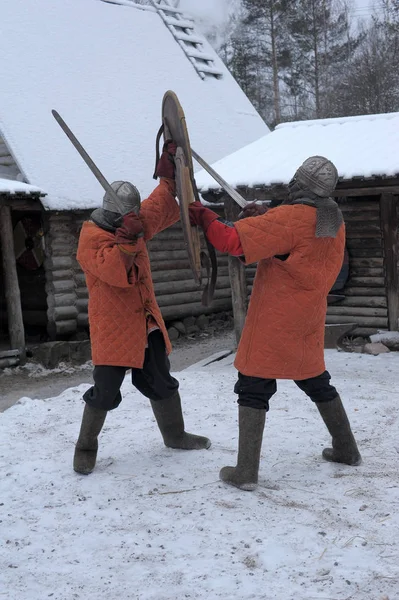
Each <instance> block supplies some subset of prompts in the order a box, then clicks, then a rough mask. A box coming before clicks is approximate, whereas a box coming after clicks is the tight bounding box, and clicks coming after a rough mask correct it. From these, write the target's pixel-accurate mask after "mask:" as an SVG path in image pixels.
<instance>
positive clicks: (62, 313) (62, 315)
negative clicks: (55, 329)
mask: <svg viewBox="0 0 399 600" xmlns="http://www.w3.org/2000/svg"><path fill="white" fill-rule="evenodd" d="M49 312H50V309H49V311H47V314H48V316H49V320H51V321H71V320H74V319H75V320H76V317H77V316H78V311H77V308H76V306H56V307H54V308H53V309H52V311H51V312H50V315H49ZM50 317H52V318H51V319H50Z"/></svg>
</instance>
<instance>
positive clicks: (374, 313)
mask: <svg viewBox="0 0 399 600" xmlns="http://www.w3.org/2000/svg"><path fill="white" fill-rule="evenodd" d="M387 312H388V311H387V309H386V308H369V307H359V306H342V305H340V306H335V305H333V306H329V307H328V311H327V314H329V315H340V316H341V315H342V316H351V317H352V319H353V320H355V321H356V318H355V317H387Z"/></svg>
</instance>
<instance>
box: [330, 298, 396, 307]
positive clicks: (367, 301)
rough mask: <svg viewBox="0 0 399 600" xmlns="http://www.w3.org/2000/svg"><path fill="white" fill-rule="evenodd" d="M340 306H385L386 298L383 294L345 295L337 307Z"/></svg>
mask: <svg viewBox="0 0 399 600" xmlns="http://www.w3.org/2000/svg"><path fill="white" fill-rule="evenodd" d="M340 306H364V307H370V308H387V299H386V298H385V296H377V297H370V296H347V297H346V298H345V299H344V300H342V301H341V302H340V303H339V305H337V308H339V307H340Z"/></svg>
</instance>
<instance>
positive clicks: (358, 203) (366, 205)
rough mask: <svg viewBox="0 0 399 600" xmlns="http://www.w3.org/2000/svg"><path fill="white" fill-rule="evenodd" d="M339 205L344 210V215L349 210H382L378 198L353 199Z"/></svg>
mask: <svg viewBox="0 0 399 600" xmlns="http://www.w3.org/2000/svg"><path fill="white" fill-rule="evenodd" d="M339 207H340V209H341V210H342V212H343V214H344V216H345V213H347V212H356V211H360V212H363V211H365V210H366V211H378V212H379V211H380V205H379V202H378V198H376V199H375V200H353V201H349V202H348V203H345V202H340V203H339Z"/></svg>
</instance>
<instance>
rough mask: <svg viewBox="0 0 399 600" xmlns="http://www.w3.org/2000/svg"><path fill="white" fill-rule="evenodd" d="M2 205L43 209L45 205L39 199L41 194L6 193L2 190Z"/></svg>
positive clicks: (14, 207)
mask: <svg viewBox="0 0 399 600" xmlns="http://www.w3.org/2000/svg"><path fill="white" fill-rule="evenodd" d="M0 206H9V207H10V208H12V209H14V210H32V211H33V210H35V211H36V210H37V211H42V210H44V209H43V205H42V203H41V202H40V200H39V195H37V196H36V197H34V196H27V195H26V194H20V195H18V194H15V195H14V194H13V195H10V194H4V193H1V192H0Z"/></svg>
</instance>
